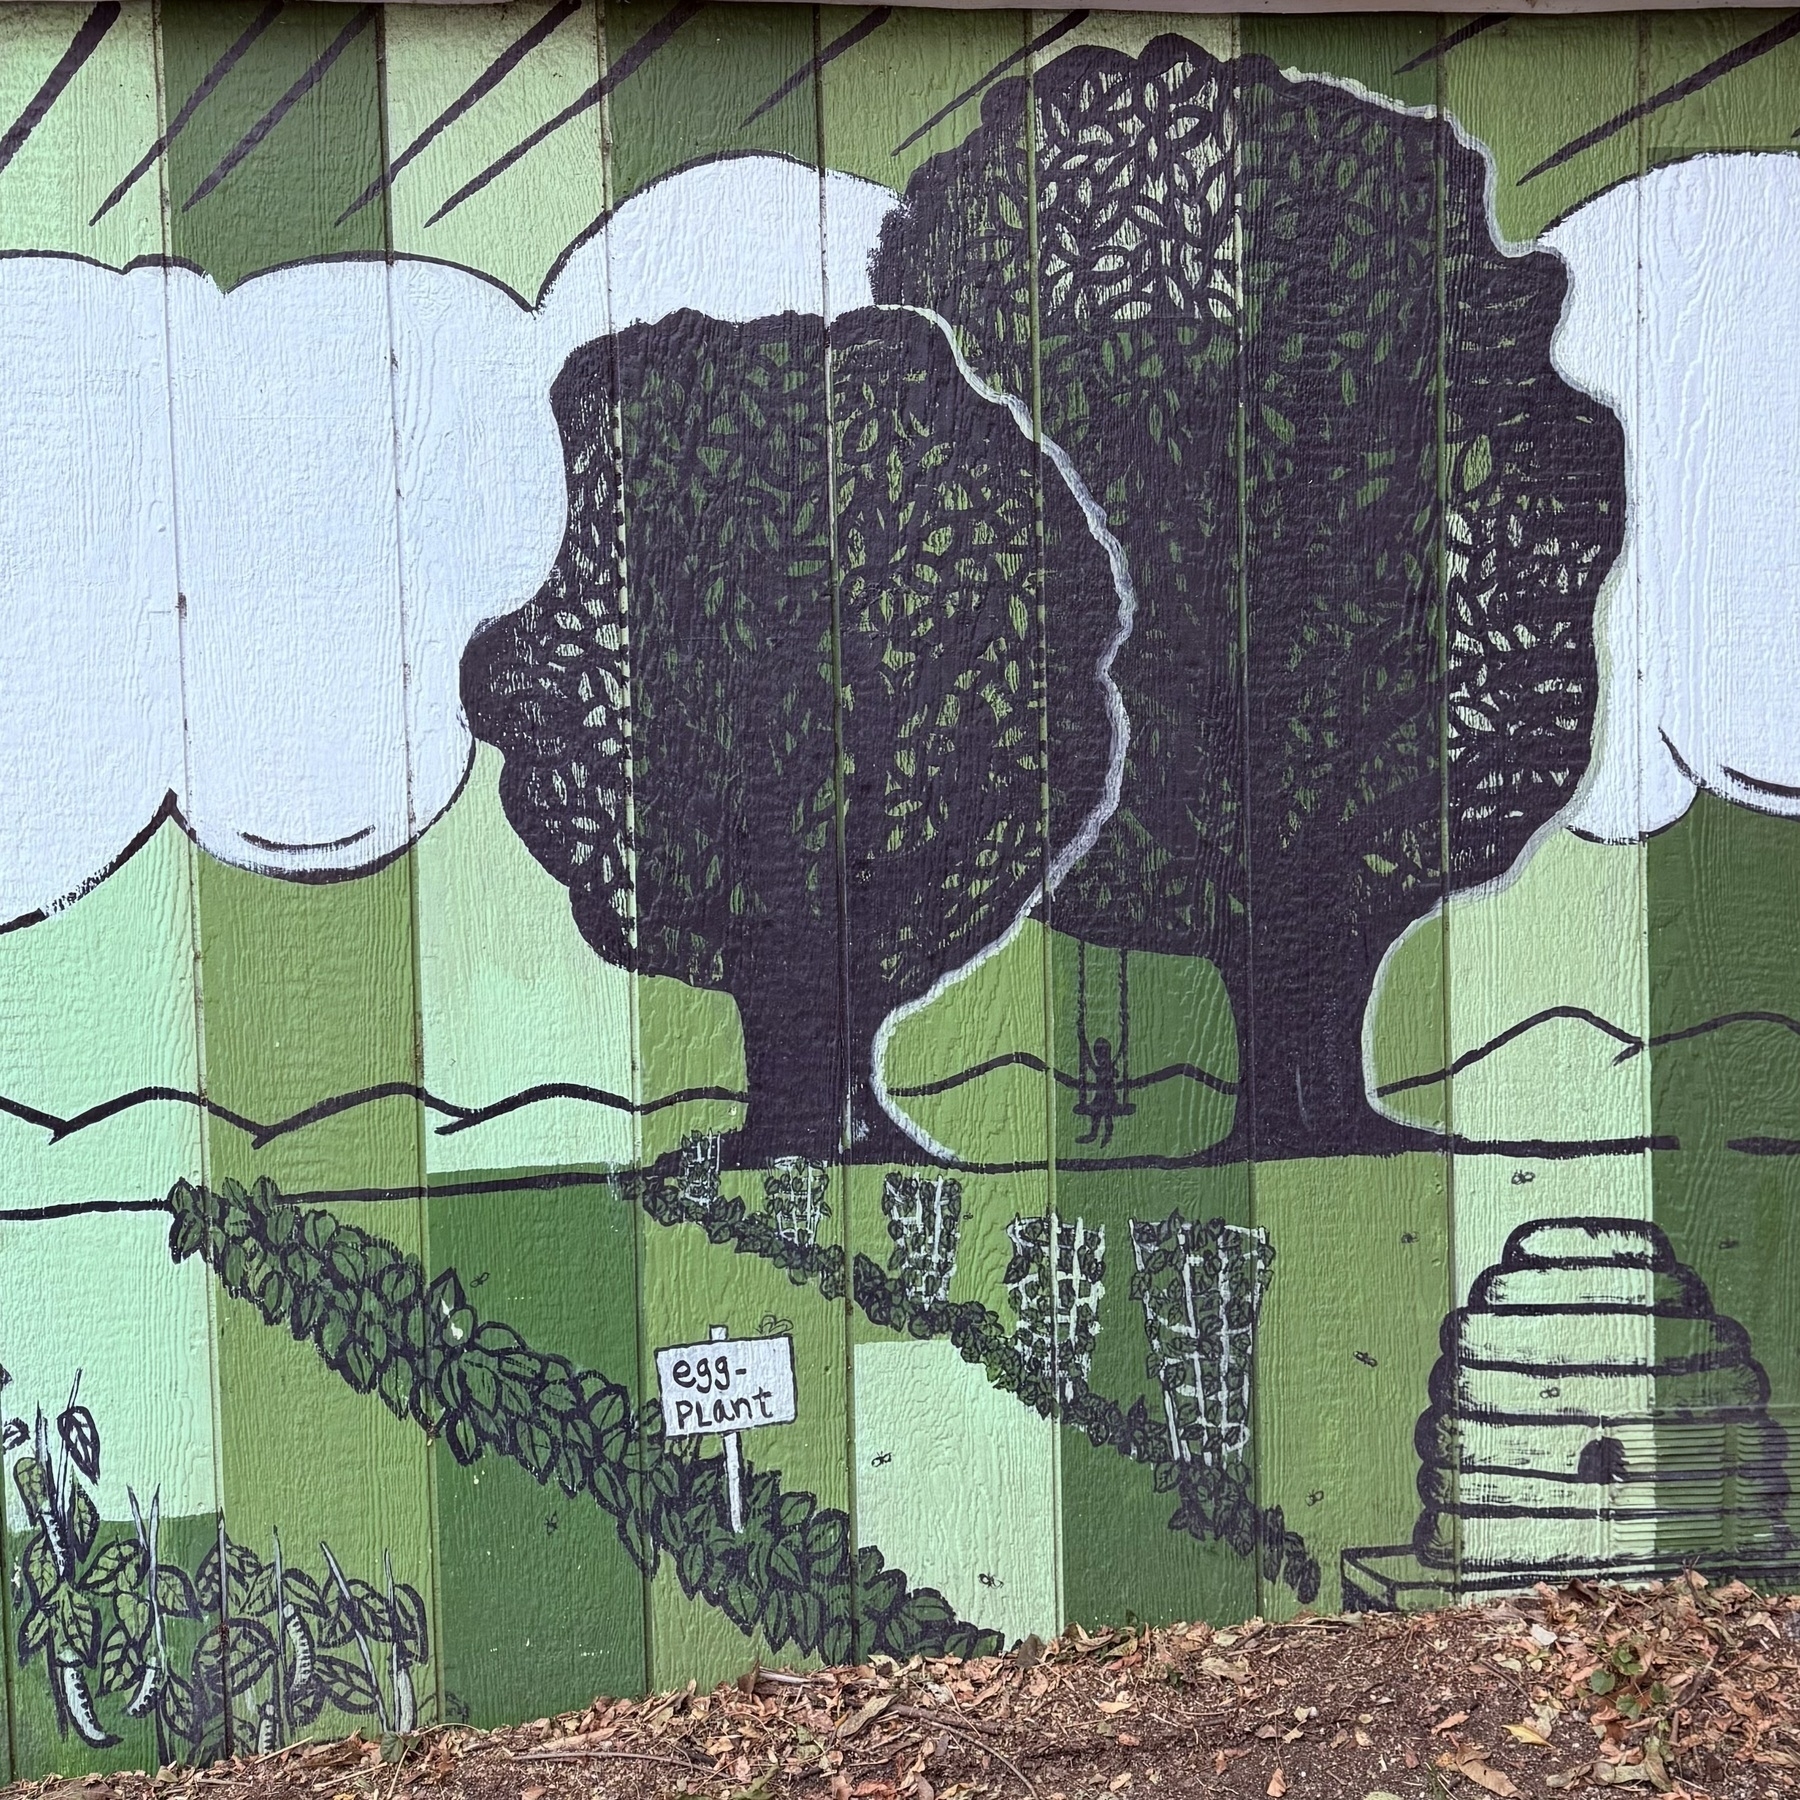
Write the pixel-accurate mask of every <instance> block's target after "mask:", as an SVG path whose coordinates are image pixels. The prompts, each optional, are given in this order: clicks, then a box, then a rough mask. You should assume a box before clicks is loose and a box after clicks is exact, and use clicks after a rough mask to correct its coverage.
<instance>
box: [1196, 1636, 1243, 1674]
mask: <svg viewBox="0 0 1800 1800" xmlns="http://www.w3.org/2000/svg"><path fill="white" fill-rule="evenodd" d="M1234 1641H1235V1640H1234ZM1200 1668H1201V1671H1202V1672H1203V1673H1204V1674H1207V1675H1216V1676H1217V1677H1218V1678H1219V1679H1220V1680H1221V1681H1248V1680H1249V1679H1250V1659H1249V1658H1248V1657H1246V1656H1234V1657H1230V1658H1226V1657H1223V1656H1203V1657H1201V1659H1200Z"/></svg>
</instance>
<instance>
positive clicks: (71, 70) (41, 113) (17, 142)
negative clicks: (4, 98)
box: [0, 0, 120, 170]
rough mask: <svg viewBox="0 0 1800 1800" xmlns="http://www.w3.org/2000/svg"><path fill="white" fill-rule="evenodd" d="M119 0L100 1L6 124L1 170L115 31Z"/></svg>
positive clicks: (0, 146)
mask: <svg viewBox="0 0 1800 1800" xmlns="http://www.w3.org/2000/svg"><path fill="white" fill-rule="evenodd" d="M119 12H120V7H119V5H118V0H101V4H100V5H98V6H96V7H95V8H94V10H93V11H92V12H91V13H89V14H88V16H87V17H86V18H85V19H83V20H82V22H81V27H80V29H79V30H78V31H77V32H76V33H75V35H74V37H73V38H71V39H70V40H69V47H68V49H66V50H65V51H64V52H63V53H62V55H61V56H60V57H58V58H57V61H56V67H55V68H54V69H52V70H51V71H50V73H49V74H48V75H46V76H45V77H44V81H43V85H42V86H41V87H40V88H39V89H38V91H37V92H36V93H35V94H33V95H32V96H31V98H30V99H29V100H27V101H26V102H25V110H24V111H23V112H22V113H20V114H19V116H18V117H17V118H16V119H14V120H13V122H12V123H11V124H10V125H9V126H7V128H6V133H5V135H4V136H3V137H0V170H4V169H5V168H6V165H7V164H8V163H10V162H11V161H12V159H13V158H14V157H15V156H17V155H18V154H19V152H20V151H21V150H23V149H24V148H25V141H26V139H27V138H29V137H30V136H31V134H32V133H33V132H34V131H36V130H37V128H38V127H39V126H40V125H41V124H43V122H44V121H45V119H47V118H48V117H49V116H50V109H51V107H53V106H54V105H55V104H56V103H57V101H58V100H60V99H61V98H62V96H63V89H64V88H66V87H67V86H68V85H69V83H70V82H71V81H73V80H74V79H75V77H76V76H77V75H79V74H80V73H81V70H82V67H83V65H84V64H85V63H86V62H87V59H88V58H89V57H90V56H92V55H93V54H94V52H95V51H96V50H98V49H99V48H100V40H101V39H102V38H103V37H105V36H106V34H107V33H108V32H109V31H111V30H112V28H113V23H114V21H115V20H116V19H117V18H118V16H119Z"/></svg>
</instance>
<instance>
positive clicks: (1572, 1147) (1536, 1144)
mask: <svg viewBox="0 0 1800 1800" xmlns="http://www.w3.org/2000/svg"><path fill="white" fill-rule="evenodd" d="M1419 1140H1420V1141H1419V1142H1418V1144H1417V1145H1404V1146H1399V1147H1395V1148H1391V1149H1389V1148H1383V1149H1380V1150H1376V1151H1359V1150H1357V1149H1356V1148H1355V1147H1354V1146H1351V1147H1349V1148H1348V1149H1343V1150H1335V1151H1330V1152H1324V1153H1321V1152H1315V1151H1310V1150H1307V1151H1301V1150H1296V1151H1293V1152H1284V1153H1283V1154H1281V1155H1277V1156H1271V1155H1263V1156H1259V1157H1257V1158H1255V1159H1254V1160H1255V1161H1257V1162H1259V1163H1273V1162H1301V1161H1310V1160H1316V1158H1317V1156H1318V1155H1319V1154H1330V1155H1339V1156H1359V1157H1389V1156H1420V1155H1431V1156H1444V1155H1453V1156H1497V1157H1504V1158H1505V1159H1506V1160H1508V1161H1509V1162H1577V1161H1579V1160H1580V1159H1581V1158H1582V1157H1584V1156H1641V1155H1642V1154H1643V1153H1644V1152H1645V1151H1646V1150H1679V1149H1680V1148H1681V1140H1680V1138H1678V1137H1676V1136H1674V1135H1673V1134H1672V1133H1669V1132H1658V1133H1655V1134H1653V1135H1650V1136H1645V1137H1622V1138H1588V1139H1586V1140H1580V1141H1577V1140H1572V1139H1563V1138H1463V1137H1455V1136H1450V1135H1446V1134H1445V1133H1443V1132H1436V1131H1432V1132H1428V1131H1426V1130H1425V1129H1424V1128H1423V1127H1421V1128H1420V1131H1419ZM1796 1148H1797V1149H1800V1145H1796ZM1217 1149H1218V1146H1217V1145H1211V1146H1209V1147H1208V1148H1207V1149H1205V1150H1195V1151H1191V1152H1189V1153H1188V1154H1187V1155H1185V1156H1149V1155H1144V1156H1059V1157H1058V1158H1057V1159H1056V1165H1055V1166H1056V1170H1057V1173H1058V1174H1077V1175H1099V1174H1105V1173H1107V1172H1108V1171H1111V1170H1116V1169H1211V1168H1220V1167H1224V1166H1235V1165H1236V1164H1238V1163H1247V1162H1249V1161H1251V1160H1252V1159H1251V1158H1250V1157H1248V1156H1245V1155H1243V1154H1242V1153H1239V1154H1237V1155H1235V1156H1233V1157H1230V1158H1224V1157H1220V1156H1219V1155H1217V1154H1216V1152H1217ZM919 1166H920V1167H921V1168H926V1167H943V1168H947V1169H953V1170H956V1171H958V1172H960V1173H962V1174H967V1175H1040V1174H1042V1173H1044V1172H1045V1171H1046V1170H1047V1169H1049V1168H1050V1166H1051V1165H1050V1164H1049V1163H1048V1162H1046V1161H1044V1160H1043V1159H1042V1158H1041V1157H1040V1158H1038V1159H1037V1160H1035V1161H1029V1162H1005V1163H1001V1162H993V1163H984V1162H962V1161H957V1160H952V1161H950V1162H947V1163H943V1164H941V1165H940V1164H936V1163H928V1162H927V1161H926V1160H925V1159H924V1158H921V1159H920V1165H919Z"/></svg>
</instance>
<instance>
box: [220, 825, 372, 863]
mask: <svg viewBox="0 0 1800 1800" xmlns="http://www.w3.org/2000/svg"><path fill="white" fill-rule="evenodd" d="M374 835H375V827H374V826H373V825H365V826H364V827H363V828H362V830H361V831H352V832H348V833H346V834H345V835H344V836H343V837H335V838H321V839H319V841H318V842H317V843H313V844H284V843H281V842H279V841H278V840H277V839H275V838H266V837H258V836H257V835H256V833H255V832H254V831H240V832H239V833H238V836H239V837H241V838H242V839H243V840H244V842H245V843H246V844H253V845H255V847H256V848H257V849H258V850H285V851H287V852H289V853H291V854H293V855H296V856H297V855H299V854H300V853H301V852H302V851H304V850H348V849H349V848H350V846H351V845H352V844H360V843H361V842H362V841H363V839H364V838H366V837H373V836H374Z"/></svg>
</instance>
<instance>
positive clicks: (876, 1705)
mask: <svg viewBox="0 0 1800 1800" xmlns="http://www.w3.org/2000/svg"><path fill="white" fill-rule="evenodd" d="M893 1704H894V1696H893V1695H892V1694H877V1695H876V1696H875V1698H874V1699H873V1700H865V1701H864V1702H863V1703H862V1705H861V1706H860V1707H858V1708H857V1710H856V1711H855V1712H853V1713H852V1714H851V1715H850V1717H849V1718H847V1719H846V1720H845V1721H844V1722H843V1724H841V1725H840V1726H839V1727H838V1728H837V1735H838V1741H839V1742H840V1743H842V1742H843V1741H844V1740H845V1739H846V1738H853V1737H855V1736H856V1734H857V1733H858V1732H859V1731H861V1730H862V1728H863V1727H864V1726H865V1725H867V1724H868V1723H869V1722H870V1721H871V1720H872V1719H874V1718H876V1717H878V1716H879V1715H880V1714H882V1713H884V1712H886V1711H887V1709H888V1708H889V1707H890V1706H892V1705H893Z"/></svg>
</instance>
